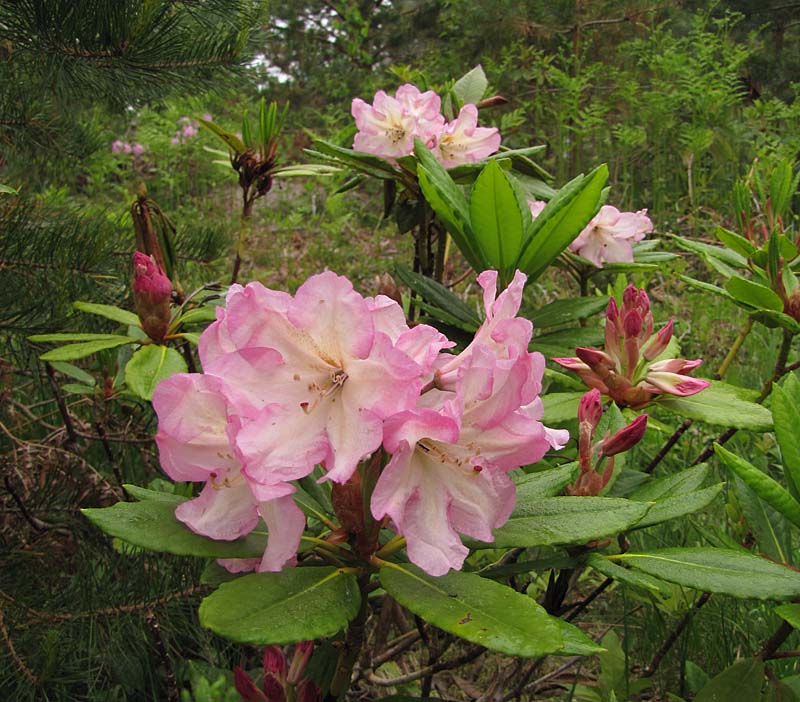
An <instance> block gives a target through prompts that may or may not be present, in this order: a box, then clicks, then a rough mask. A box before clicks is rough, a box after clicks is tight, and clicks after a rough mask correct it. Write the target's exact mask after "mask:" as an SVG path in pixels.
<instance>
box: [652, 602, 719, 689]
mask: <svg viewBox="0 0 800 702" xmlns="http://www.w3.org/2000/svg"><path fill="white" fill-rule="evenodd" d="M709 599H711V593H710V592H704V593H703V594H702V595H700V597H698V598H697V600H696V601H695V603H694V604H693V605H692V606H691V607H690V608H689V609H688V610H686V613H685V614H684V615H683V616H682V617H681V620H680V621H679V622H678V623H677V624H676V625H675V628H674V629H673V630H672V631H671V632H670V634H669V636H667V638H666V639H665V640H664V643H662V644H661V646H660V647H659V649H658V650H657V651H656V652H655V654H654V655H653V658H652V660H651V661H650V664H649V665H648V666H647V668H645V669H644V672H643V673H642V677H643V678H650V677H652V676H653V675H654V673H655V672H656V670H658V666H660V665H661V662H662V661H663V660H664V657H665V656H666V655H667V653H669V650H670V649H671V648H672V647H673V646H674V645H675V642H676V641H677V640H678V638H679V637H680V635H681V634H682V633H683V630H684V629H685V628H686V627H687V626H688V625H689V622H690V621H691V619H692V617H693V616H694V614H696V613H697V612H698V611H699V610H700V609H701V608H702V607H703V605H704V604H705V603H706V602H708V600H709Z"/></svg>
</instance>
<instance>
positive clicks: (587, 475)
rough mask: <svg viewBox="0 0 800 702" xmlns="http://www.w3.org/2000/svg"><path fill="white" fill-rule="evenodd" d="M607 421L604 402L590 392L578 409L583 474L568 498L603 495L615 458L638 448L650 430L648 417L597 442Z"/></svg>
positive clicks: (572, 486) (640, 417)
mask: <svg viewBox="0 0 800 702" xmlns="http://www.w3.org/2000/svg"><path fill="white" fill-rule="evenodd" d="M602 417H603V402H602V398H601V395H600V391H599V390H597V389H594V390H590V391H589V392H587V393H586V394H585V395H584V396H583V397H582V398H581V401H580V405H579V406H578V462H579V464H580V468H581V474H580V475H579V476H578V479H577V480H576V481H575V482H574V483H573V484H572V485H570V486H569V487H567V490H566V491H567V494H568V495H599V494H600V491H601V490H602V489H603V488H604V487H605V486H606V485H607V484H608V481H609V480H611V476H612V475H613V474H614V456H616V455H617V454H619V453H623V452H624V451H627V450H628V449H630V448H632V447H633V446H635V445H636V444H638V443H639V442H640V441H641V440H642V437H643V436H644V433H645V431H646V430H647V415H646V414H642V415H640V416H638V417H637V418H636V419H634V420H633V421H632V422H631V423H630V424H628V425H627V426H624V427H623V428H622V429H620V430H619V431H617V432H616V433H614V434H613V435H612V434H611V433H610V432H606V435H605V436H604V437H603V438H602V439H600V441H596V442H595V433H596V431H597V426H598V425H599V424H600V420H601V419H602Z"/></svg>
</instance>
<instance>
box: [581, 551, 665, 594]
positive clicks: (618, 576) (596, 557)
mask: <svg viewBox="0 0 800 702" xmlns="http://www.w3.org/2000/svg"><path fill="white" fill-rule="evenodd" d="M586 565H588V566H589V567H591V568H594V569H595V570H596V571H597V572H598V573H602V574H603V575H605V576H606V577H607V578H613V579H614V580H616V581H618V582H620V583H622V584H623V585H630V586H631V587H635V588H637V589H638V590H644V591H645V592H648V593H650V594H656V595H659V596H661V595H663V596H668V595H669V594H670V592H671V590H670V586H669V585H667V583H665V582H664V581H663V580H659V579H658V578H654V577H653V576H652V575H647V574H646V573H640V572H639V571H636V570H631V569H629V568H623V567H622V566H621V565H617V564H616V563H614V562H613V561H609V560H608V559H607V558H604V557H603V556H601V555H600V554H599V553H590V554H589V557H588V558H587V560H586Z"/></svg>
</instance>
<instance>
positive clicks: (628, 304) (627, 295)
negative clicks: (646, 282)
mask: <svg viewBox="0 0 800 702" xmlns="http://www.w3.org/2000/svg"><path fill="white" fill-rule="evenodd" d="M638 300H639V288H637V287H636V286H635V285H629V286H628V287H627V288H625V292H624V293H622V309H623V312H625V311H628V310H632V309H635V308H636V306H637V304H636V303H637V302H638Z"/></svg>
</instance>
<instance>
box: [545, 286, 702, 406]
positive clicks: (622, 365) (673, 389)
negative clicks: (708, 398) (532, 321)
mask: <svg viewBox="0 0 800 702" xmlns="http://www.w3.org/2000/svg"><path fill="white" fill-rule="evenodd" d="M672 328H673V321H672V320H670V321H669V322H667V324H665V325H664V326H663V327H662V328H661V329H660V330H659V331H658V332H656V333H655V334H654V333H653V315H652V313H651V312H650V299H649V298H648V297H647V293H646V292H645V291H644V290H641V289H638V288H636V287H635V286H633V285H629V286H628V287H627V288H626V289H625V292H624V294H623V296H622V308H621V309H620V308H619V307H618V305H617V302H616V300H615V299H614V298H613V297H612V298H611V300H609V302H608V307H607V308H606V327H605V351H601V350H600V349H595V348H585V347H584V348H577V349H575V353H576V355H577V357H569V358H554V359H553V361H555V362H556V363H558V364H559V365H561V366H563V367H564V368H567V369H568V370H571V371H574V372H575V373H577V374H578V375H579V376H580V377H581V379H582V380H583V382H584V383H586V385H588V386H589V387H590V388H597V389H598V390H599V391H600V392H601V393H603V394H604V395H608V396H609V397H610V398H611V399H612V400H614V401H615V402H616V403H617V404H618V405H620V406H621V407H632V408H633V409H639V408H642V407H645V406H647V405H648V404H650V402H652V400H653V399H654V398H655V397H656V396H657V395H661V394H669V395H679V396H686V395H694V394H695V393H698V392H700V391H701V390H705V389H706V388H707V387H708V386H709V382H708V381H707V380H701V379H699V378H692V377H691V376H688V375H684V374H683V373H684V371H690V370H692V369H693V368H696V367H697V366H699V365H700V364H701V363H702V360H701V359H699V358H698V359H696V360H694V361H687V360H685V359H682V358H667V359H660V358H659V357H660V356H661V355H662V354H663V353H664V352H665V351H666V350H667V348H668V346H669V342H670V340H671V339H672Z"/></svg>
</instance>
